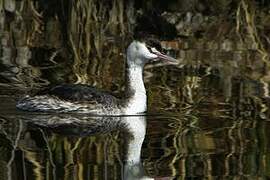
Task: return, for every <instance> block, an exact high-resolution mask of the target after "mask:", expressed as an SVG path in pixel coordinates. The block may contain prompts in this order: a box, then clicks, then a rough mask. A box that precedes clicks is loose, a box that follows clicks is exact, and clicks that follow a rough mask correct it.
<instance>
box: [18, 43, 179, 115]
mask: <svg viewBox="0 0 270 180" xmlns="http://www.w3.org/2000/svg"><path fill="white" fill-rule="evenodd" d="M157 59H161V60H167V61H174V62H175V61H176V59H174V58H172V57H169V56H167V55H165V54H162V53H161V52H159V51H158V50H156V49H155V48H153V47H149V46H148V45H146V43H145V42H139V41H133V42H132V43H131V44H130V45H129V46H128V49H127V62H126V64H127V66H126V82H125V83H126V84H125V85H126V86H125V95H124V97H123V98H121V99H120V98H116V97H114V96H113V95H111V94H109V93H107V92H104V91H100V90H97V89H95V88H94V87H91V86H87V85H82V84H72V85H67V84H64V85H59V86H56V87H54V88H52V89H50V90H48V91H46V92H41V93H37V94H36V95H35V96H26V97H24V98H23V99H21V100H19V101H18V103H17V105H16V106H17V108H19V109H21V110H26V111H39V112H75V113H90V114H95V115H136V114H142V113H144V112H145V111H146V103H147V102H146V100H147V97H146V91H145V87H144V82H143V68H144V65H145V64H146V63H147V62H149V61H151V60H157Z"/></svg>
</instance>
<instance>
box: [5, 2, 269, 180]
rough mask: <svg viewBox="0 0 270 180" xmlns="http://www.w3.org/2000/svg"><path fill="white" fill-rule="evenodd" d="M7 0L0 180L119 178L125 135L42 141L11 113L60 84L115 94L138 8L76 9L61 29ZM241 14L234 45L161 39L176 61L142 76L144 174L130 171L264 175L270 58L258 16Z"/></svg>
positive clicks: (32, 8) (55, 20) (80, 5)
mask: <svg viewBox="0 0 270 180" xmlns="http://www.w3.org/2000/svg"><path fill="white" fill-rule="evenodd" d="M5 2H6V3H7V2H8V3H9V5H10V6H7V5H6V3H5V6H7V7H5V8H6V10H9V11H10V12H14V11H15V9H14V8H15V7H16V9H17V11H16V12H17V13H15V15H14V18H13V19H11V20H9V21H8V22H6V23H3V22H4V21H2V20H1V19H0V20H1V21H0V36H1V57H0V87H1V88H0V179H3V180H6V179H14V180H16V179H82V180H83V179H106V178H107V179H116V180H118V179H121V178H123V176H124V166H125V162H124V160H123V159H124V157H125V153H126V152H125V150H124V149H125V147H126V143H125V142H124V140H123V139H124V138H125V137H126V134H125V133H123V132H120V131H116V132H106V133H101V134H97V135H96V134H95V135H89V136H85V137H80V136H79V137H78V136H70V135H68V134H65V135H63V134H61V133H55V132H50V131H49V132H47V131H44V130H43V129H42V128H36V127H32V126H31V125H29V124H27V123H26V119H29V117H30V116H29V115H28V114H23V115H22V114H20V112H18V111H16V110H15V109H14V107H15V103H14V99H16V98H17V97H18V96H19V95H20V94H23V93H26V92H29V91H35V90H38V89H40V88H42V87H45V86H47V85H50V84H59V83H63V82H69V83H84V84H91V85H94V86H96V87H99V88H104V89H106V90H110V91H113V92H115V93H119V94H121V92H122V90H123V86H124V67H125V65H124V59H125V55H124V53H125V47H126V45H127V43H128V42H129V40H128V39H129V38H128V35H129V34H130V33H131V32H132V29H133V26H134V18H135V15H134V11H135V10H134V9H132V8H126V7H125V3H124V1H118V0H114V1H112V7H110V6H107V5H106V4H104V2H103V1H94V0H91V1H85V0H80V1H72V6H71V7H70V12H71V18H70V19H68V20H67V21H68V22H66V21H65V20H63V19H61V17H60V16H56V15H55V16H49V17H46V18H47V19H45V17H43V16H42V12H39V11H38V9H39V8H38V3H37V4H34V2H33V1H28V0H22V1H18V2H17V1H16V6H15V4H14V3H15V1H5ZM132 2H133V1H130V3H132ZM126 6H127V5H126ZM132 7H133V6H132ZM0 8H3V7H2V6H1V7H0ZM125 8H126V10H125V11H123V10H124V9H125ZM247 8H248V7H247V4H245V1H241V2H240V4H239V5H238V9H237V14H236V15H237V17H236V20H237V22H236V24H237V25H236V28H235V30H236V31H235V32H237V33H238V36H240V41H237V40H235V39H233V38H232V39H229V38H225V37H224V39H207V38H206V39H204V38H201V39H193V38H190V39H181V38H177V39H174V40H173V41H163V42H162V43H161V44H162V46H163V48H164V49H165V50H166V52H167V53H168V54H171V55H173V56H175V57H176V58H177V59H178V60H179V62H178V63H177V64H174V65H172V64H164V63H155V64H149V65H147V66H146V67H145V73H144V74H145V76H144V80H145V85H146V88H147V92H148V107H149V108H148V109H149V115H155V116H147V117H146V118H147V133H146V137H145V140H144V144H143V147H142V165H141V166H139V167H136V168H138V169H139V170H140V167H143V169H144V170H145V174H146V175H147V176H150V177H156V178H162V177H163V178H168V179H170V178H173V177H174V178H176V179H189V178H198V179H203V178H206V179H237V178H239V179H241V178H244V179H245V178H246V179H259V178H262V179H268V178H269V177H270V153H269V148H270V145H269V139H268V137H269V136H270V135H269V133H268V132H269V131H268V129H269V128H270V124H269V115H270V114H269V105H270V104H269V81H270V78H269V77H270V76H269V73H270V71H269V63H268V61H267V60H268V59H267V58H269V57H268V54H267V51H266V49H265V48H264V47H263V46H262V44H261V41H260V38H259V37H258V32H257V30H256V28H255V25H254V20H255V19H254V17H255V14H254V13H255V11H253V10H252V11H251V13H250V12H248V11H247V10H248V9H247ZM67 9H68V8H67ZM1 13H2V11H1ZM62 13H64V14H65V13H67V12H62ZM22 15H27V17H28V18H25V19H24V18H22V17H24V16H22ZM43 18H44V19H43ZM62 18H63V17H62ZM63 21H64V22H65V25H66V27H65V28H66V31H64V32H62V31H61V30H60V29H61V28H62V29H63V27H62V26H61V24H62V23H63ZM43 22H46V23H44V24H43ZM97 22H99V23H97ZM115 22H117V23H115ZM241 23H244V24H246V25H247V29H248V35H247V36H243V32H244V31H245V28H246V27H241V26H240V25H241ZM108 34H109V35H108ZM217 34H219V33H217ZM119 36H120V37H119ZM14 94H15V95H14ZM30 118H31V117H30ZM45 129H46V128H45ZM62 131H64V130H62ZM78 131H82V132H83V129H78ZM139 150H140V149H138V151H139Z"/></svg>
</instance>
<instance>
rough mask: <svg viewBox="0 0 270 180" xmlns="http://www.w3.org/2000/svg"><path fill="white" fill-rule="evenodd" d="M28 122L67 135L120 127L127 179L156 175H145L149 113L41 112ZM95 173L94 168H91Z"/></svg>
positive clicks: (90, 134) (108, 130)
mask: <svg viewBox="0 0 270 180" xmlns="http://www.w3.org/2000/svg"><path fill="white" fill-rule="evenodd" d="M27 118H29V119H28V120H27V122H28V123H27V124H28V125H30V126H33V125H34V126H35V127H41V129H42V130H45V131H46V132H48V131H49V132H53V133H57V134H61V135H65V136H76V137H85V136H94V135H97V134H104V133H108V132H111V131H117V130H120V131H121V132H122V133H123V134H124V136H123V137H124V145H125V147H124V149H125V150H124V153H125V154H124V160H123V161H124V168H123V170H122V171H123V172H121V176H122V177H121V178H122V179H124V180H140V179H152V178H149V177H147V176H145V175H144V168H143V165H142V163H141V148H142V144H143V141H144V138H145V133H146V117H145V116H96V117H89V116H86V115H78V114H53V115H52V114H39V115H33V116H27ZM90 173H91V172H90Z"/></svg>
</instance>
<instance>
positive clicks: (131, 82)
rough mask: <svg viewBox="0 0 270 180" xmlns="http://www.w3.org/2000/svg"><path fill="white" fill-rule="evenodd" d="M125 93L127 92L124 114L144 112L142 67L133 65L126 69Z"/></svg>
mask: <svg viewBox="0 0 270 180" xmlns="http://www.w3.org/2000/svg"><path fill="white" fill-rule="evenodd" d="M126 76H127V79H126V81H128V84H126V91H129V92H128V93H129V97H128V104H127V107H126V109H125V114H139V113H143V112H145V111H146V101H147V97H146V91H145V87H144V82H143V66H138V65H135V64H131V65H129V67H128V68H127V74H126Z"/></svg>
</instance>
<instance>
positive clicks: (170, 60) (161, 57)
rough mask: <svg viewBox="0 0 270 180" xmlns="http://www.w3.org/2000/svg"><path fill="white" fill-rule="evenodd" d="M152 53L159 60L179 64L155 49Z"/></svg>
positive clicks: (152, 49)
mask: <svg viewBox="0 0 270 180" xmlns="http://www.w3.org/2000/svg"><path fill="white" fill-rule="evenodd" d="M151 51H152V53H153V54H155V55H156V56H157V57H158V59H161V60H165V61H169V62H177V59H175V58H173V57H170V56H167V55H165V54H162V53H161V52H159V51H158V50H156V49H155V48H151Z"/></svg>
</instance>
